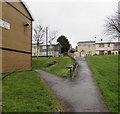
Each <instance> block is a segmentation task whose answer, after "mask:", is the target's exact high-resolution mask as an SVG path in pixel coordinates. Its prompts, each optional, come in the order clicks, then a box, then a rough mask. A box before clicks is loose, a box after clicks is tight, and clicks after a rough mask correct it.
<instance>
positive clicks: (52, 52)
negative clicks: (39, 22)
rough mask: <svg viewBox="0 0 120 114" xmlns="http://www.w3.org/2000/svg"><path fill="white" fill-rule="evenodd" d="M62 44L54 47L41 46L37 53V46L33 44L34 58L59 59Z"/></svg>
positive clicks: (53, 45)
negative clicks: (49, 57)
mask: <svg viewBox="0 0 120 114" xmlns="http://www.w3.org/2000/svg"><path fill="white" fill-rule="evenodd" d="M61 47H62V46H61V44H60V43H59V42H57V43H56V44H52V45H40V46H39V47H38V51H37V45H36V44H35V43H34V44H32V56H37V54H38V56H54V57H58V56H60V55H61Z"/></svg>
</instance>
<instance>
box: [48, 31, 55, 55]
mask: <svg viewBox="0 0 120 114" xmlns="http://www.w3.org/2000/svg"><path fill="white" fill-rule="evenodd" d="M56 37H57V31H53V32H51V33H50V34H49V43H50V46H52V44H53V42H54V40H55V39H56ZM51 54H52V51H51ZM52 55H53V54H52Z"/></svg>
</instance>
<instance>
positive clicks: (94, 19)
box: [24, 0, 119, 47]
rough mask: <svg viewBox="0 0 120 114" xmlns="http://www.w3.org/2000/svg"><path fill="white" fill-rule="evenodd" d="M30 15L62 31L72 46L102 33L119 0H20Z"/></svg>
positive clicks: (93, 38)
mask: <svg viewBox="0 0 120 114" xmlns="http://www.w3.org/2000/svg"><path fill="white" fill-rule="evenodd" d="M24 1H25V2H26V4H27V5H28V7H29V9H30V11H31V13H32V15H33V17H34V20H35V21H34V25H35V24H37V23H38V22H39V23H40V24H41V25H43V26H44V27H46V26H47V27H48V29H49V32H50V31H54V30H57V31H58V36H60V35H65V36H66V37H67V38H68V40H69V41H70V43H71V44H72V46H73V47H75V46H76V45H77V43H78V42H79V41H87V40H95V37H96V38H97V40H99V39H101V38H103V39H104V40H105V39H107V36H104V35H103V31H104V27H103V26H104V24H105V20H106V17H109V16H111V15H114V13H115V11H117V8H118V1H119V0H34V1H33V0H29V2H28V0H24Z"/></svg>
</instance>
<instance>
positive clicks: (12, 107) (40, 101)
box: [2, 71, 63, 112]
mask: <svg viewBox="0 0 120 114" xmlns="http://www.w3.org/2000/svg"><path fill="white" fill-rule="evenodd" d="M2 85H3V86H2V95H3V112H56V111H57V110H56V108H58V109H60V110H61V111H63V108H62V106H61V105H60V103H59V101H58V100H57V99H56V97H55V96H54V95H53V93H52V92H51V90H50V89H49V88H48V87H47V85H46V84H45V83H44V81H43V80H42V79H41V78H40V77H38V76H37V74H36V73H35V72H33V71H25V72H17V73H13V74H10V75H9V76H8V77H6V78H5V79H3V80H2Z"/></svg>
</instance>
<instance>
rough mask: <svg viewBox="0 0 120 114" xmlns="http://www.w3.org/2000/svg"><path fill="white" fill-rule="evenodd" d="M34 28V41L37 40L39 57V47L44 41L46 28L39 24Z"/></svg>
mask: <svg viewBox="0 0 120 114" xmlns="http://www.w3.org/2000/svg"><path fill="white" fill-rule="evenodd" d="M33 30H34V35H33V41H35V42H36V44H37V57H38V48H39V47H40V44H42V43H43V37H44V35H45V29H44V28H43V27H42V26H41V25H40V24H39V25H36V27H35V28H34V29H33Z"/></svg>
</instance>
